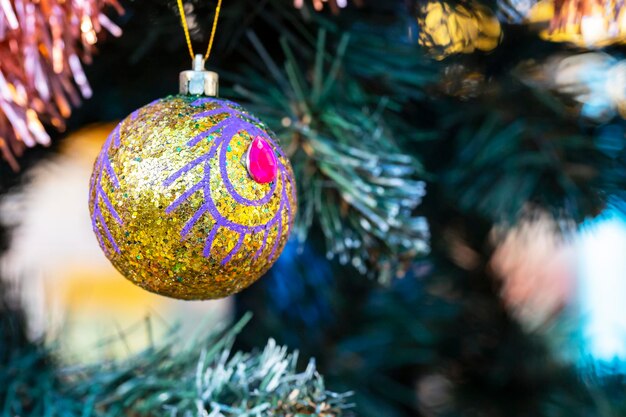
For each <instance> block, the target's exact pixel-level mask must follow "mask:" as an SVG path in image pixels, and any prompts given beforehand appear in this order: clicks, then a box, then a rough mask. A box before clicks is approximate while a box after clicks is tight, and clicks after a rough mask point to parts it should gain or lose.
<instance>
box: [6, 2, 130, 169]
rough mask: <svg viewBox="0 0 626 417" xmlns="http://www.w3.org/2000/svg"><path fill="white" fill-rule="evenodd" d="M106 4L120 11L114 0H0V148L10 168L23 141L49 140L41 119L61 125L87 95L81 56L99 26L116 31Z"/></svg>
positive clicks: (118, 32) (15, 165)
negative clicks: (104, 11)
mask: <svg viewBox="0 0 626 417" xmlns="http://www.w3.org/2000/svg"><path fill="white" fill-rule="evenodd" d="M108 6H112V7H114V8H115V9H116V10H117V12H118V13H122V12H123V9H122V7H121V6H120V5H119V3H118V2H117V0H73V1H64V0H39V1H33V0H0V152H2V156H3V158H4V159H5V160H6V161H7V162H8V163H9V164H10V165H11V167H12V168H13V169H15V170H17V169H18V168H19V165H18V163H17V160H16V157H18V156H20V155H21V154H22V152H23V150H24V148H25V147H32V146H35V145H36V144H42V145H47V144H49V143H50V137H49V135H48V134H47V133H46V130H45V129H44V126H43V124H44V123H45V124H51V125H52V126H54V127H55V128H56V129H59V130H62V129H63V128H64V127H65V119H66V118H67V117H69V115H70V114H71V106H72V105H74V106H75V105H77V104H79V103H80V98H81V96H82V97H84V98H89V97H90V96H91V88H90V87H89V83H88V81H87V78H86V76H85V73H84V72H83V69H82V64H81V62H84V63H90V62H91V56H92V53H93V50H94V45H95V43H96V41H97V37H98V33H99V32H101V31H102V29H103V28H104V29H106V30H107V31H108V32H109V33H111V34H112V35H114V36H120V35H121V29H120V28H119V27H118V26H117V25H115V24H114V23H113V22H112V21H111V20H110V19H109V18H108V17H107V16H106V15H105V14H104V13H102V10H103V9H104V8H106V7H108Z"/></svg>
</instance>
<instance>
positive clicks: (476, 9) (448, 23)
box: [417, 1, 502, 59]
mask: <svg viewBox="0 0 626 417" xmlns="http://www.w3.org/2000/svg"><path fill="white" fill-rule="evenodd" d="M417 22H418V24H419V26H420V28H419V30H420V32H419V43H420V45H422V46H424V47H426V48H428V49H429V50H430V51H431V53H432V54H433V55H434V56H435V57H436V58H438V59H443V58H445V57H446V56H449V55H452V54H456V53H465V54H467V53H472V52H474V51H475V50H476V49H478V50H481V51H491V50H492V49H494V48H495V47H496V46H498V43H499V42H500V38H501V36H502V30H501V28H500V22H498V19H496V17H495V16H494V14H493V13H492V12H491V10H489V9H488V8H486V7H485V6H482V5H480V4H472V7H471V9H470V8H468V7H466V6H464V5H461V4H454V5H451V4H447V3H442V2H438V1H432V2H429V3H426V4H424V5H422V6H421V7H420V10H418V19H417Z"/></svg>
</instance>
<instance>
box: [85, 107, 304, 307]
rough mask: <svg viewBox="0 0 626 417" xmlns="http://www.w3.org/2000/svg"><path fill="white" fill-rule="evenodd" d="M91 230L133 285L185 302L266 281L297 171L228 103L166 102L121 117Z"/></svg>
mask: <svg viewBox="0 0 626 417" xmlns="http://www.w3.org/2000/svg"><path fill="white" fill-rule="evenodd" d="M89 207H90V210H91V217H92V225H93V229H94V232H95V234H96V236H97V238H98V241H99V243H100V246H101V247H102V249H103V251H104V252H105V254H106V255H107V257H108V258H109V260H110V261H111V263H112V264H113V265H114V266H115V267H116V268H117V269H118V270H119V271H120V272H121V273H122V274H123V275H124V276H125V277H126V278H128V279H129V280H130V281H132V282H134V283H135V284H137V285H139V286H141V287H142V288H145V289H146V290H148V291H152V292H155V293H158V294H162V295H166V296H170V297H175V298H181V299H188V300H191V299H210V298H220V297H225V296H228V295H230V294H233V293H236V292H238V291H240V290H242V289H243V288H246V287H247V286H249V285H250V284H252V283H253V282H254V281H256V280H257V279H258V278H259V277H260V276H262V275H263V274H264V273H265V272H266V271H267V270H268V269H269V268H270V266H271V265H272V264H273V263H274V261H275V260H276V259H277V257H278V256H279V255H280V253H281V251H282V250H283V247H284V245H285V243H286V240H287V237H288V235H289V232H290V230H291V228H292V226H293V220H294V216H295V213H296V188H295V180H294V177H293V171H292V169H291V165H290V164H289V161H288V159H287V158H286V157H285V155H284V154H283V152H282V150H281V149H280V147H279V146H278V143H277V140H276V139H275V138H274V137H273V134H272V133H270V132H269V131H268V130H267V128H266V127H265V126H264V125H263V124H262V123H261V122H260V121H259V120H257V119H256V118H255V117H254V116H252V115H251V114H250V113H248V112H247V111H246V110H244V109H243V108H242V107H241V106H239V105H238V104H236V103H233V102H230V101H228V100H223V99H218V98H209V97H200V98H199V97H193V96H182V95H180V96H171V97H167V98H164V99H159V100H156V101H154V102H152V103H150V104H148V105H147V106H145V107H142V108H140V109H138V110H136V111H135V112H133V113H132V114H131V115H130V116H128V117H127V118H126V119H124V120H123V121H122V122H120V124H119V125H118V126H117V127H116V128H115V129H114V130H113V132H112V133H111V134H110V135H109V137H108V138H107V140H106V142H105V144H104V146H103V147H102V150H101V152H100V154H99V156H98V158H97V159H96V162H95V165H94V171H93V174H92V177H91V188H90V195H89Z"/></svg>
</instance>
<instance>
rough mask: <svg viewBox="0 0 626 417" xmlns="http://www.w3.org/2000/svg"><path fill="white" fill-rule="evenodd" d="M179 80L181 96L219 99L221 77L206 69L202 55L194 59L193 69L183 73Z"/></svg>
mask: <svg viewBox="0 0 626 417" xmlns="http://www.w3.org/2000/svg"><path fill="white" fill-rule="evenodd" d="M178 80H179V86H180V87H179V90H178V91H179V93H180V94H187V95H193V96H209V97H217V94H218V81H219V76H218V75H217V72H213V71H207V70H206V69H204V57H202V55H200V54H198V55H196V56H195V57H194V59H193V65H192V69H191V70H187V71H182V72H181V73H180V75H179V77H178Z"/></svg>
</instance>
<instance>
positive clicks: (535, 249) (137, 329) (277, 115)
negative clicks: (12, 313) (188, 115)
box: [0, 0, 626, 417]
mask: <svg viewBox="0 0 626 417" xmlns="http://www.w3.org/2000/svg"><path fill="white" fill-rule="evenodd" d="M215 6H216V2H215V1H204V0H203V1H200V0H187V1H185V6H184V7H185V12H186V15H187V22H188V24H189V27H190V31H191V37H192V41H193V42H194V44H195V45H196V48H198V47H199V46H198V45H200V46H202V45H205V43H206V42H207V40H208V38H209V35H210V26H211V23H212V19H213V13H214V10H215ZM29 16H30V17H31V19H30V20H29ZM55 16H56V17H55ZM55 19H56V20H55ZM63 19H67V21H65V20H63ZM33 22H34V23H33ZM37 33H40V35H37ZM33 39H35V40H33ZM58 42H60V43H58ZM215 42H216V43H215V47H214V48H215V49H214V51H213V55H212V57H211V60H210V61H209V62H208V67H209V69H211V70H215V71H218V72H219V73H220V77H221V79H222V81H221V85H220V87H221V96H222V97H227V98H229V99H232V100H235V101H238V102H240V103H242V104H243V105H244V106H245V107H246V108H249V109H250V110H252V111H253V112H254V113H255V114H256V115H257V116H259V118H261V119H262V120H264V121H265V122H266V123H267V124H268V125H269V126H270V127H271V129H272V130H274V131H275V132H276V134H277V135H278V137H279V138H280V139H281V143H282V146H283V148H284V149H285V150H286V151H287V153H288V155H289V156H290V159H291V161H292V164H293V166H294V171H295V174H296V178H297V181H298V185H299V193H298V198H299V212H298V219H297V221H296V227H295V230H294V231H293V233H292V236H291V239H290V240H289V242H288V244H287V247H286V248H285V250H284V252H283V254H282V255H281V257H280V258H279V260H278V261H277V262H276V264H275V265H274V266H273V268H272V269H271V270H270V271H269V272H268V273H267V275H266V276H265V277H263V278H261V279H260V280H259V281H258V282H257V283H255V284H254V285H253V286H251V287H250V288H248V289H246V290H244V291H243V292H241V293H240V294H237V295H235V296H232V297H229V298H226V299H222V300H215V301H203V302H185V301H178V300H173V299H169V298H165V297H161V296H157V295H154V294H151V293H148V292H146V291H144V290H142V289H140V288H138V287H135V286H134V285H132V284H131V283H130V282H128V281H127V280H125V279H124V278H123V277H122V276H121V275H119V273H118V272H117V271H116V270H115V269H114V268H113V267H112V266H111V265H110V264H109V262H108V261H107V259H106V257H105V256H104V254H103V253H102V251H101V250H100V248H99V246H98V243H97V240H96V238H95V236H94V234H93V232H92V230H91V223H90V220H89V210H88V206H87V203H88V187H89V177H90V174H91V170H92V167H93V161H94V159H95V157H96V155H97V153H98V151H99V149H100V147H101V146H102V144H103V143H104V140H105V139H106V137H107V136H108V134H109V133H110V132H111V130H112V129H113V128H114V126H115V124H116V123H117V122H118V121H119V120H121V119H122V118H124V117H126V116H127V115H128V114H130V113H131V112H132V111H133V110H135V109H136V108H139V107H141V106H143V105H145V104H146V103H149V102H151V101H152V100H154V99H156V98H159V97H164V96H167V95H169V94H173V93H176V92H177V88H178V87H177V79H178V78H177V77H178V72H180V71H181V70H184V69H187V67H188V66H189V62H188V61H189V58H188V56H187V49H186V45H185V39H184V36H183V33H182V29H181V27H180V21H179V15H178V11H177V8H176V2H175V1H168V0H152V1H140V0H135V1H130V0H120V1H119V3H118V2H117V1H115V0H106V1H105V0H100V1H95V0H90V1H87V0H85V1H76V2H72V3H71V4H69V3H68V4H66V3H65V2H62V1H52V0H50V1H43V0H42V1H27V0H0V150H1V151H2V154H3V160H2V161H1V162H0V175H1V181H2V183H1V184H0V193H1V197H0V224H1V243H2V252H1V254H0V276H1V278H2V281H3V282H4V284H3V285H4V287H3V291H2V292H3V295H2V296H3V297H4V298H5V301H4V302H5V303H9V304H11V305H17V306H18V309H19V310H20V311H23V312H24V314H25V317H26V319H25V321H24V322H20V323H22V324H20V326H22V327H23V328H21V329H20V331H22V330H23V331H24V333H25V334H26V335H27V338H28V340H30V341H36V343H41V344H42V345H43V346H46V349H47V348H49V347H50V348H51V349H52V347H54V348H53V349H54V351H53V357H54V358H55V359H54V361H58V364H59V366H68V365H77V366H79V365H82V364H86V363H101V362H102V361H109V360H124V359H125V358H128V357H132V355H134V354H136V353H137V352H140V351H141V350H142V349H144V348H145V347H146V346H151V345H153V344H155V343H157V344H158V343H159V340H163V339H165V338H166V337H167V336H168V335H169V334H170V331H171V328H172V326H173V325H175V324H177V323H179V324H180V330H179V331H180V332H181V333H180V335H181V336H180V337H181V339H185V338H186V337H187V336H188V335H191V334H193V333H194V332H196V331H198V327H199V326H205V327H207V328H213V327H216V326H218V325H219V324H223V323H230V322H233V321H234V320H237V319H238V318H240V317H242V316H244V314H245V313H246V312H252V313H253V318H252V321H251V323H250V324H249V325H248V326H247V327H245V328H244V329H243V330H242V331H241V333H240V334H239V336H238V339H237V341H236V342H235V347H236V348H240V349H244V350H252V351H254V349H257V348H260V347H263V345H264V344H265V343H266V341H267V340H268V338H273V339H275V340H276V341H277V342H278V343H280V344H283V345H286V346H287V347H289V348H290V349H297V350H298V351H299V352H300V353H301V355H302V357H304V358H309V357H314V358H315V361H316V364H317V367H318V370H319V372H320V373H321V374H323V375H324V376H325V380H326V385H327V387H328V388H329V389H331V390H333V391H337V392H343V391H353V392H354V394H353V396H352V398H351V401H352V402H353V403H354V407H352V408H349V409H348V411H345V412H346V413H353V414H356V415H361V416H371V417H374V416H390V417H405V416H424V417H430V416H464V417H465V416H468V417H470V416H472V417H473V416H480V417H482V416H485V417H491V416H507V417H514V416H546V417H552V416H555V417H556V416H568V417H573V416H581V417H582V416H602V417H615V416H623V415H626V390H625V388H626V381H625V380H624V375H625V374H626V201H625V200H624V196H625V193H624V191H625V190H626V187H625V186H626V136H625V133H626V122H625V121H624V119H625V118H626V60H625V59H626V54H625V52H626V48H625V45H626V8H625V7H624V4H623V3H622V2H620V1H603V0H542V1H534V0H500V1H493V0H489V1H487V0H472V1H469V0H449V1H438V0H435V1H428V0H420V1H413V0H389V1H376V0H359V1H357V0H343V1H340V0H295V1H292V0H262V1H258V0H255V1H253V0H224V4H223V6H222V15H221V18H220V25H219V27H218V31H217V36H216V40H215ZM81 63H82V64H81ZM320 91H321V93H320ZM6 311H7V310H4V315H5V318H6V316H7V314H8V313H7V312H6ZM2 319H3V310H0V321H2ZM200 323H202V324H200ZM10 327H11V326H8V325H7V326H6V328H7V329H8V328H10ZM5 331H8V330H6V329H5ZM7 334H10V332H9V333H5V334H4V336H6V335H7ZM0 336H2V334H0ZM6 337H7V338H5V341H6V342H7V343H6V346H11V345H10V343H8V341H9V339H10V338H8V336H6ZM0 343H2V340H0ZM9 353H10V350H9ZM0 356H1V355H0ZM7 358H8V359H7ZM11 358H13V356H11V355H10V354H9V355H8V356H6V357H5V360H6V362H5V363H4V366H5V367H10V365H11V360H14V359H11ZM301 366H302V367H304V366H306V363H305V362H304V361H302V364H301ZM7 369H8V368H7ZM0 374H1V373H0ZM7 392H8V391H7ZM2 393H3V391H2V389H1V388H0V394H2ZM7 395H8V394H7ZM0 398H1V397H0ZM0 408H1V407H0ZM151 413H153V414H150V415H160V414H159V413H158V412H156V411H155V410H152V411H151ZM0 415H4V414H0ZM6 415H7V416H8V415H18V414H17V413H15V414H12V413H11V411H8V412H7V414H6ZM129 415H130V414H129ZM251 415H252V414H251ZM317 415H331V414H324V413H323V412H319V414H317Z"/></svg>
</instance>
